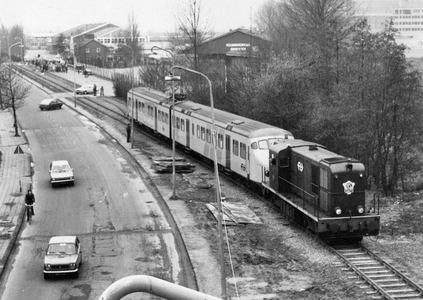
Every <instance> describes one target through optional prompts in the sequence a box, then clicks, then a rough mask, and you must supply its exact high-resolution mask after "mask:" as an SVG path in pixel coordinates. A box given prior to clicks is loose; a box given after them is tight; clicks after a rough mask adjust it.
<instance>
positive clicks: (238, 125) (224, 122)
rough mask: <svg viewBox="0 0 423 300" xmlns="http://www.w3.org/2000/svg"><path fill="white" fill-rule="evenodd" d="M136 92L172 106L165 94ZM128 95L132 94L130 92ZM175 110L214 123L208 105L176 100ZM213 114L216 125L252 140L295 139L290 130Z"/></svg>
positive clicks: (237, 117) (228, 115) (233, 115)
mask: <svg viewBox="0 0 423 300" xmlns="http://www.w3.org/2000/svg"><path fill="white" fill-rule="evenodd" d="M134 92H135V93H136V94H137V95H139V96H141V97H144V98H148V99H150V100H151V101H155V102H158V103H160V104H161V105H163V106H169V105H172V98H170V97H168V96H167V95H166V94H164V93H161V92H158V91H155V90H152V89H148V88H144V87H138V88H135V89H134ZM128 94H130V92H129V93H128ZM175 110H176V111H179V112H181V113H184V114H186V115H189V116H192V117H196V118H198V119H201V120H205V121H207V122H209V123H211V122H212V118H211V107H210V106H208V105H203V104H200V103H196V102H193V101H190V100H183V101H178V100H176V101H175ZM213 112H214V120H215V125H216V126H219V127H222V128H226V130H230V131H232V132H235V133H238V134H241V135H244V136H248V137H250V138H255V137H262V136H281V135H282V136H285V137H286V138H290V139H293V135H292V133H291V132H290V131H288V130H285V129H282V128H279V127H276V126H272V125H269V124H266V123H263V122H259V121H256V120H252V119H248V118H245V117H242V116H239V115H236V114H233V113H229V112H226V111H223V110H219V109H216V108H215V109H214V111H213Z"/></svg>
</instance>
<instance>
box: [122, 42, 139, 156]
mask: <svg viewBox="0 0 423 300" xmlns="http://www.w3.org/2000/svg"><path fill="white" fill-rule="evenodd" d="M122 46H123V47H128V48H129V49H131V51H132V84H131V85H132V89H131V90H132V99H131V149H132V148H134V76H135V74H134V73H135V72H134V49H132V47H131V46H128V45H125V44H119V45H118V47H119V48H122ZM127 106H128V105H127ZM128 115H129V114H128Z"/></svg>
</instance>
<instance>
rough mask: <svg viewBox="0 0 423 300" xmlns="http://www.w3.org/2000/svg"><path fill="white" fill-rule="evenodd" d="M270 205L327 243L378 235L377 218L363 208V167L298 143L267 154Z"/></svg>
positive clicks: (291, 142)
mask: <svg viewBox="0 0 423 300" xmlns="http://www.w3.org/2000/svg"><path fill="white" fill-rule="evenodd" d="M269 155H270V157H269V162H270V163H269V181H268V182H266V183H265V184H264V186H265V187H266V188H267V189H269V190H270V191H271V193H272V200H273V201H274V203H275V204H276V205H277V206H278V207H279V208H280V209H281V210H282V211H283V212H284V213H285V214H286V215H287V216H288V217H289V218H291V219H292V220H294V221H296V222H297V223H300V224H301V225H304V226H306V227H307V228H308V229H310V230H311V231H313V232H314V233H315V234H317V235H318V236H320V237H322V238H325V239H329V240H330V239H339V238H352V239H357V240H359V239H361V238H362V237H363V236H372V235H378V234H379V220H380V216H379V215H377V214H375V213H370V212H369V211H370V209H369V206H367V207H366V203H365V174H364V172H365V168H364V165H363V164H362V163H360V162H359V161H357V160H355V159H350V158H346V157H343V156H340V155H337V154H335V153H333V152H331V151H329V150H327V149H325V148H324V147H323V146H320V145H316V144H315V143H311V142H306V141H302V140H286V141H278V142H277V143H275V144H274V145H272V146H270V149H269Z"/></svg>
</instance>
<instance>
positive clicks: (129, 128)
mask: <svg viewBox="0 0 423 300" xmlns="http://www.w3.org/2000/svg"><path fill="white" fill-rule="evenodd" d="M126 142H127V143H129V142H131V124H128V126H126Z"/></svg>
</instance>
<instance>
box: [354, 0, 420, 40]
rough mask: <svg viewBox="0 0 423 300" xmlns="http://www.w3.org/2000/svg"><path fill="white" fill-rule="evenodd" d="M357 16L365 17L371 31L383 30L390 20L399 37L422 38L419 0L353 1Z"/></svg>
mask: <svg viewBox="0 0 423 300" xmlns="http://www.w3.org/2000/svg"><path fill="white" fill-rule="evenodd" d="M353 2H354V4H355V9H356V10H357V15H358V16H364V17H367V19H368V21H369V25H370V26H371V29H372V31H374V32H378V31H382V30H383V29H384V25H385V23H386V21H387V20H389V19H390V18H392V20H393V25H394V28H396V29H398V30H399V33H400V35H401V36H410V37H412V36H423V1H421V0H353Z"/></svg>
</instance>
